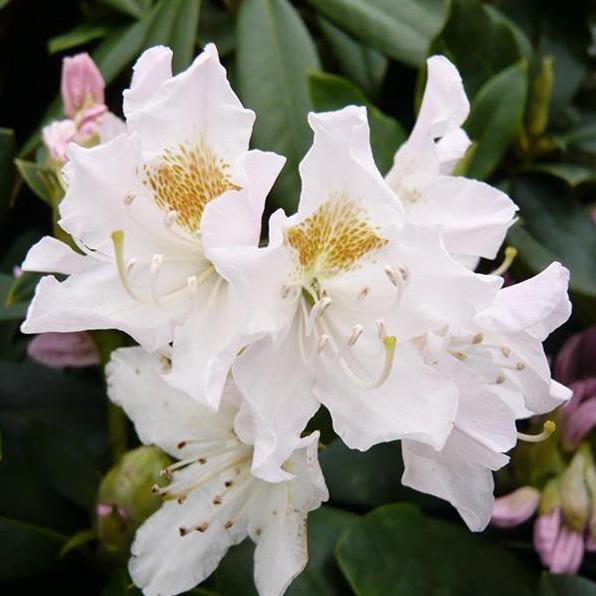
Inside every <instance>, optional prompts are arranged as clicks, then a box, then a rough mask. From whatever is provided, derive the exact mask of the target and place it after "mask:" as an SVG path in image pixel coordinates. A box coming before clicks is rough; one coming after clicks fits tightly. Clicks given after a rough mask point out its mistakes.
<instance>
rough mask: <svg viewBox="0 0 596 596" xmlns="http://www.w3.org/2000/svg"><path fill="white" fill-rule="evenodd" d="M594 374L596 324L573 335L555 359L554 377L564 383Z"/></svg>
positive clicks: (595, 362)
mask: <svg viewBox="0 0 596 596" xmlns="http://www.w3.org/2000/svg"><path fill="white" fill-rule="evenodd" d="M592 376H596V325H594V326H592V327H589V328H588V329H586V330H585V331H582V332H581V333H576V334H575V335H573V336H571V337H570V338H569V339H568V340H567V341H566V342H565V345H564V346H563V347H562V348H561V351H560V352H559V354H558V355H557V359H556V361H555V374H554V377H555V379H557V381H559V382H560V383H563V384H564V385H569V384H570V383H572V382H573V381H577V380H578V379H582V378H586V377H592Z"/></svg>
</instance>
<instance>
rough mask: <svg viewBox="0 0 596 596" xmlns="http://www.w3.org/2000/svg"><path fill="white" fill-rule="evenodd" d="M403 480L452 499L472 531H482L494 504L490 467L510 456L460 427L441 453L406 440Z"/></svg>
mask: <svg viewBox="0 0 596 596" xmlns="http://www.w3.org/2000/svg"><path fill="white" fill-rule="evenodd" d="M402 453H403V458H404V464H405V471H404V475H403V477H402V483H403V484H405V485H406V486H409V487H411V488H413V489H416V490H419V491H422V492H425V493H429V494H431V495H434V496H436V497H439V498H441V499H445V500H447V501H449V502H450V503H451V504H452V505H453V506H454V507H455V508H456V509H457V510H458V511H459V513H460V515H461V516H462V518H463V519H464V521H465V522H466V524H467V525H468V527H469V528H470V530H472V531H474V532H479V531H481V530H483V529H484V528H485V527H486V526H487V525H488V523H489V521H490V516H491V512H492V508H493V503H494V496H493V490H494V481H493V477H492V473H491V470H498V469H499V468H501V467H502V466H504V465H505V464H507V462H508V461H509V458H508V457H507V456H506V455H503V454H501V453H495V452H493V451H490V450H489V449H487V448H486V447H484V446H483V445H481V444H480V443H477V442H476V441H474V440H473V439H471V438H469V437H468V436H466V435H465V434H463V433H461V432H459V431H458V430H457V429H454V431H453V432H452V433H451V435H450V436H449V439H448V440H447V443H446V444H445V446H444V447H443V449H442V450H441V451H439V452H437V451H434V450H433V449H432V447H429V446H428V445H423V444H422V443H417V442H416V441H403V442H402Z"/></svg>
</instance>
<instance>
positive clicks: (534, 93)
mask: <svg viewBox="0 0 596 596" xmlns="http://www.w3.org/2000/svg"><path fill="white" fill-rule="evenodd" d="M553 78H554V74H553V57H552V56H544V57H543V58H542V64H541V65H540V71H539V72H538V73H537V74H536V76H535V77H534V80H533V82H532V89H531V96H530V102H529V103H528V107H529V110H528V125H527V130H528V134H529V136H530V137H533V138H538V137H541V136H542V135H543V134H544V132H545V131H546V127H547V125H548V114H549V109H550V100H551V96H552V92H553Z"/></svg>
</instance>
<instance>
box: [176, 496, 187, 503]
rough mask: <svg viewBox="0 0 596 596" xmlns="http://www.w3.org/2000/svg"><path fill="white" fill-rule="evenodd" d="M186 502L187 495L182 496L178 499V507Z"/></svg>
mask: <svg viewBox="0 0 596 596" xmlns="http://www.w3.org/2000/svg"><path fill="white" fill-rule="evenodd" d="M184 501H186V495H182V496H181V497H178V498H177V499H176V502H177V503H178V505H182V503H184Z"/></svg>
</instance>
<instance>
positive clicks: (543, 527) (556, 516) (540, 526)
mask: <svg viewBox="0 0 596 596" xmlns="http://www.w3.org/2000/svg"><path fill="white" fill-rule="evenodd" d="M560 529H561V510H560V509H559V508H558V507H557V508H555V509H553V510H552V511H551V512H550V513H546V514H544V515H541V516H539V517H538V519H537V520H536V523H535V524H534V548H535V549H536V552H537V553H538V555H539V556H540V560H541V561H542V564H543V565H544V566H545V567H549V566H550V562H551V557H552V553H553V550H554V548H555V545H556V543H557V538H558V536H559V531H560Z"/></svg>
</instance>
